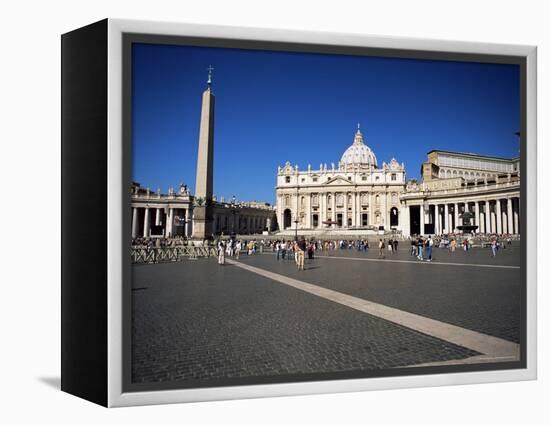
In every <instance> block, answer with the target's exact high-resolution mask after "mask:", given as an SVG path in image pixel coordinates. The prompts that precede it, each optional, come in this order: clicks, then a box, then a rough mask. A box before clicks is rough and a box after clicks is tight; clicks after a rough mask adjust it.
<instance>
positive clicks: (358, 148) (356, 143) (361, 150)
mask: <svg viewBox="0 0 550 426" xmlns="http://www.w3.org/2000/svg"><path fill="white" fill-rule="evenodd" d="M340 163H341V164H342V165H346V166H348V167H351V168H355V167H357V168H368V169H373V168H374V169H376V168H378V163H377V161H376V156H375V155H374V152H372V150H371V149H370V148H369V147H368V146H367V145H366V144H365V143H364V142H363V134H362V133H361V129H360V125H359V124H357V132H356V133H355V138H354V140H353V144H352V145H351V146H350V147H349V148H348V149H346V151H345V152H344V154H343V155H342V158H341V159H340Z"/></svg>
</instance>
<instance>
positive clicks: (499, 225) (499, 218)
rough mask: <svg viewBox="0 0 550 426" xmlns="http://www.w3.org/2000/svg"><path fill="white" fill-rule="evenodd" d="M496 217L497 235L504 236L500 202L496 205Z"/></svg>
mask: <svg viewBox="0 0 550 426" xmlns="http://www.w3.org/2000/svg"><path fill="white" fill-rule="evenodd" d="M495 207H496V208H495V210H496V216H497V234H502V211H501V209H500V200H497V201H496V204H495Z"/></svg>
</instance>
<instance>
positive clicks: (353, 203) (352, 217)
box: [351, 192, 357, 226]
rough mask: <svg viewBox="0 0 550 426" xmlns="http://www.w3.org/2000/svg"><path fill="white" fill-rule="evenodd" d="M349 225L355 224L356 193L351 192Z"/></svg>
mask: <svg viewBox="0 0 550 426" xmlns="http://www.w3.org/2000/svg"><path fill="white" fill-rule="evenodd" d="M351 226H357V193H356V192H352V193H351Z"/></svg>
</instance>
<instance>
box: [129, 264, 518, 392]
mask: <svg viewBox="0 0 550 426" xmlns="http://www.w3.org/2000/svg"><path fill="white" fill-rule="evenodd" d="M397 256H399V255H397ZM243 259H244V260H243V262H247V263H250V264H256V265H258V266H261V267H265V268H269V269H271V270H276V271H277V272H279V273H281V274H288V275H292V274H295V273H296V272H295V270H294V265H293V264H292V263H291V262H288V263H285V264H283V263H282V262H277V261H276V260H275V258H274V256H273V255H263V256H260V255H257V256H254V257H250V258H249V259H246V257H243ZM367 263H369V262H358V261H350V260H346V259H344V260H336V259H317V260H315V263H314V264H311V265H308V267H309V268H310V269H309V270H308V271H305V272H301V273H300V276H299V278H300V279H301V280H305V281H311V282H315V283H316V284H318V285H327V286H329V285H330V286H334V287H335V288H337V289H338V291H341V292H346V291H349V292H352V291H353V292H359V293H361V292H360V291H359V290H361V288H362V286H363V287H367V288H370V289H372V288H374V289H376V291H370V292H365V293H364V296H365V298H367V296H368V297H371V296H372V295H377V294H378V295H379V297H380V298H383V299H384V300H389V301H390V302H392V301H393V303H396V302H395V301H396V300H397V301H399V303H404V302H403V301H404V300H405V299H407V297H405V296H401V295H400V294H399V293H400V292H405V293H406V294H408V298H414V299H415V300H416V299H420V300H417V301H416V303H411V305H412V306H414V307H415V309H419V310H420V309H421V308H422V307H424V306H428V307H429V306H430V305H431V304H435V305H438V304H443V305H445V306H447V308H449V307H452V306H453V304H454V303H456V304H458V305H459V308H456V309H454V310H453V313H452V315H451V314H449V315H447V317H448V318H453V317H454V316H456V317H457V318H459V317H460V315H466V316H467V315H470V314H471V315H474V316H476V318H477V319H479V320H482V321H483V322H484V324H490V326H488V325H486V326H485V327H483V328H490V329H491V328H495V325H493V320H492V319H491V318H490V316H491V315H492V314H494V313H496V314H498V315H499V317H501V318H506V317H507V316H508V315H511V314H513V313H514V312H515V310H514V309H511V308H510V313H505V312H504V308H503V306H505V307H506V306H508V304H507V303H504V302H503V301H502V300H501V299H507V298H508V297H515V293H514V291H513V288H514V286H513V285H512V284H510V283H508V284H502V283H500V284H499V285H500V287H498V286H496V285H495V284H491V285H490V286H489V287H490V289H489V290H486V291H485V290H484V291H480V290H479V288H480V287H479V286H478V287H476V286H473V285H469V286H467V287H466V288H463V290H461V291H458V290H456V289H454V287H456V282H455V281H452V284H447V287H448V289H447V290H448V291H441V289H439V290H437V289H438V288H440V286H438V285H437V283H438V276H437V274H434V273H433V272H434V271H433V270H432V273H427V274H426V273H425V272H421V271H422V270H423V271H428V269H432V268H425V269H424V268H422V266H417V265H409V264H401V265H400V266H398V267H396V266H394V265H391V264H382V263H371V264H369V265H366V264H367ZM440 267H441V266H440ZM420 268H422V269H420ZM449 268H455V267H453V266H451V267H447V269H445V271H449V270H450V269H449ZM392 270H393V273H394V274H397V276H398V277H399V276H401V278H393V279H392V280H390V281H391V282H390V283H389V284H388V285H387V286H386V287H384V286H382V285H381V284H379V285H377V286H372V285H371V284H370V283H371V279H370V277H371V276H372V282H376V281H377V280H378V281H379V282H382V281H384V280H387V278H388V276H389V275H388V274H389V273H390V272H392ZM365 271H367V276H366V280H365V275H364V274H365ZM478 272H479V271H478ZM494 272H495V271H492V272H491V274H492V273H494ZM419 273H420V275H418V274H419ZM482 273H483V274H485V273H486V271H483V272H482ZM359 274H363V275H362V276H363V279H362V280H361V279H360V277H359ZM371 274H372V275H371ZM407 274H413V275H409V276H407ZM454 274H456V276H457V277H459V278H460V277H461V279H462V280H464V277H465V276H464V274H466V278H468V275H467V274H468V272H467V270H464V268H461V269H460V270H457V271H455V273H454ZM507 274H510V271H508V272H507ZM375 276H376V277H377V278H376V279H374V277H375ZM329 277H332V278H329ZM411 277H414V280H415V283H416V282H417V281H418V280H431V281H434V283H433V284H431V285H429V286H420V289H421V291H419V287H418V285H417V286H416V287H412V286H413V284H411V283H409V284H407V281H410V278H411ZM489 278H490V280H491V281H494V279H493V278H491V277H489ZM498 279H500V278H499V277H497V280H498ZM509 280H510V277H508V279H507V280H506V281H509ZM362 282H363V284H361V283H362ZM365 282H366V283H368V285H365ZM507 287H510V289H508V290H506V289H507ZM430 289H431V290H432V291H434V292H435V294H434V295H432V294H431V293H430ZM449 289H452V291H449ZM499 289H500V290H499ZM471 291H473V294H470V295H469V296H468V293H469V292H471ZM384 293H387V294H388V296H385V297H382V295H383V294H384ZM502 293H504V295H505V297H504V296H502ZM361 295H362V296H363V293H361ZM460 295H462V296H460ZM496 295H499V297H496V299H497V300H496V301H493V300H492V299H494V298H495V296H496ZM459 296H460V297H459ZM455 297H456V298H457V299H454V298H455ZM132 298H133V336H132V338H133V342H132V361H133V362H132V379H133V381H134V382H136V383H143V382H166V381H171V382H173V381H185V382H180V383H185V385H188V386H193V385H196V386H200V385H204V384H212V383H216V380H220V379H231V378H234V379H237V380H238V379H242V378H254V377H257V378H259V377H262V378H266V377H268V378H269V377H272V378H278V379H282V378H283V377H284V376H285V375H293V374H306V375H307V374H309V373H331V372H350V371H372V370H380V369H387V368H392V367H399V366H408V365H414V364H421V363H427V362H436V361H445V360H457V359H465V358H468V357H471V356H475V355H478V353H477V352H475V351H472V350H470V349H466V348H463V347H460V346H457V345H453V344H451V343H448V342H445V341H443V340H439V339H436V338H434V337H430V336H427V335H424V334H421V333H418V332H416V331H413V330H411V329H408V328H404V327H402V326H399V325H396V324H394V323H392V322H389V321H385V320H382V319H380V318H377V317H373V316H371V315H368V314H365V313H362V312H359V311H356V310H353V309H351V308H348V307H346V306H342V305H340V304H337V303H333V302H331V301H327V300H324V299H321V298H319V297H316V296H314V295H311V294H307V293H304V292H302V291H299V290H296V289H293V288H290V287H287V286H284V285H281V284H278V283H276V282H273V281H272V280H270V279H267V278H264V277H261V276H258V275H256V274H253V273H251V272H247V271H243V270H242V269H239V268H237V267H235V266H231V265H225V266H223V267H220V266H218V265H217V263H216V261H215V260H214V259H200V260H197V261H183V262H179V263H165V264H158V265H134V266H133V290H132ZM423 298H426V299H428V300H424V301H423V300H422V299H423ZM480 298H481V299H482V301H483V303H482V302H481V301H480V300H479V299H480ZM453 300H454V302H453ZM430 301H431V303H430ZM465 301H470V302H471V304H472V307H470V308H469V309H464V307H463V304H464V303H466V302H465ZM386 303H387V302H386ZM387 304H388V305H389V304H390V303H387ZM494 305H496V306H497V307H496V308H495V307H494ZM511 305H513V304H511ZM441 310H444V309H439V308H438V309H431V310H430V309H427V310H426V312H424V313H423V314H425V315H427V316H430V315H434V314H433V312H435V313H437V312H440V311H441ZM487 310H488V311H487ZM476 318H474V320H465V319H462V320H461V321H463V322H468V323H475V322H476ZM457 321H458V319H457ZM512 322H513V321H512ZM507 323H508V326H507V327H509V328H510V329H513V325H512V324H511V321H510V320H509V319H508V320H507ZM497 328H498V327H497ZM501 328H502V327H501ZM501 328H498V329H499V330H500V329H501ZM511 334H513V333H511ZM274 380H275V379H274Z"/></svg>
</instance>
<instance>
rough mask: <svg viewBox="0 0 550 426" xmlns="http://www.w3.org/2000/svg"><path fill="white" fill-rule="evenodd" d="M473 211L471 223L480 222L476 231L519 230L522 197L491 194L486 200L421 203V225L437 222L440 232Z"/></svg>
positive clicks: (436, 230)
mask: <svg viewBox="0 0 550 426" xmlns="http://www.w3.org/2000/svg"><path fill="white" fill-rule="evenodd" d="M465 212H470V213H472V214H473V220H472V221H471V222H470V224H471V225H477V226H478V228H477V230H476V232H477V233H483V234H491V233H496V234H519V233H520V221H519V213H520V203H519V197H506V198H496V199H494V198H491V199H484V200H475V201H466V202H455V203H448V202H443V203H430V202H428V203H427V204H426V205H424V204H422V205H420V229H421V230H423V229H425V228H424V225H425V224H433V225H434V233H435V234H437V235H441V234H448V233H452V232H455V231H456V230H457V227H458V226H461V225H463V220H462V214H463V213H465Z"/></svg>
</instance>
